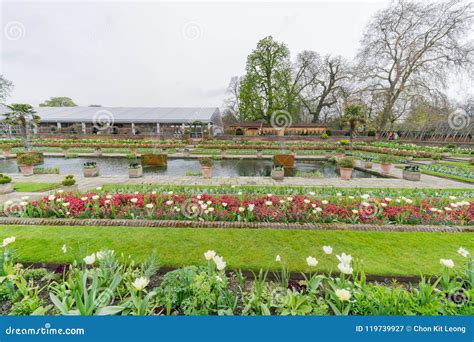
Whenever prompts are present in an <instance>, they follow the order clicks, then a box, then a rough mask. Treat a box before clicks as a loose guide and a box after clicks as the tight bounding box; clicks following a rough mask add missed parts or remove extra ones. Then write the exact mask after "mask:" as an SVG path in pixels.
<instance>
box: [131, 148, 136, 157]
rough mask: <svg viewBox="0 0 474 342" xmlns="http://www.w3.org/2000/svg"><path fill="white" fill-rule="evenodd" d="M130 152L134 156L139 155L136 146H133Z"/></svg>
mask: <svg viewBox="0 0 474 342" xmlns="http://www.w3.org/2000/svg"><path fill="white" fill-rule="evenodd" d="M130 154H131V155H132V156H136V155H137V149H136V148H131V149H130Z"/></svg>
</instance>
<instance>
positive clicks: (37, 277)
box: [0, 236, 474, 316]
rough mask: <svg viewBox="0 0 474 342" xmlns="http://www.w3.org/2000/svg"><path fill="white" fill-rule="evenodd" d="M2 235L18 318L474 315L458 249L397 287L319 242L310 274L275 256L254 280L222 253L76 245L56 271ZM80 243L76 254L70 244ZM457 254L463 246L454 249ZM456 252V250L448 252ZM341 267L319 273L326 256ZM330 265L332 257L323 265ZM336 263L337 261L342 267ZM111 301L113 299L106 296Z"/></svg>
mask: <svg viewBox="0 0 474 342" xmlns="http://www.w3.org/2000/svg"><path fill="white" fill-rule="evenodd" d="M15 241H16V237H15V236H10V237H7V238H5V239H4V240H3V243H2V247H1V253H2V260H4V262H3V263H2V266H1V272H2V274H4V275H5V277H4V281H3V282H2V284H0V289H1V290H2V291H3V292H2V293H4V295H3V296H2V297H1V298H0V303H1V304H2V305H1V311H0V313H2V314H9V315H46V314H48V315H87V316H91V315H134V316H140V315H243V316H247V315H251V316H264V315H285V316H286V315H293V316H305V315H472V314H473V312H474V306H473V303H472V301H471V300H470V299H471V298H472V295H473V287H474V282H473V277H472V274H473V263H472V257H471V255H470V252H469V251H468V250H466V249H465V248H463V247H459V249H458V254H459V255H460V256H461V257H462V259H463V260H462V261H461V262H459V263H457V262H456V263H455V262H454V261H453V259H444V258H441V259H440V260H439V264H440V265H439V271H438V276H437V277H434V278H428V277H424V276H421V279H420V280H418V281H413V282H411V283H409V284H404V285H398V284H396V283H392V284H390V285H386V284H384V283H377V282H369V281H368V280H367V276H366V275H365V272H364V269H363V266H362V263H361V260H358V259H357V258H355V257H353V256H352V255H350V254H346V253H345V252H342V251H339V250H338V249H333V247H332V246H330V245H324V246H319V247H318V248H317V249H316V250H315V251H314V253H313V254H312V255H308V256H307V257H306V258H305V264H306V267H305V270H304V272H303V273H301V275H300V276H299V277H298V279H295V278H294V277H291V276H290V275H291V274H290V271H289V268H288V266H287V260H286V256H285V255H282V256H280V255H276V256H275V257H274V261H273V264H274V266H273V267H274V268H276V269H277V271H275V272H274V273H273V275H272V276H269V273H268V271H265V270H263V269H260V271H259V272H256V273H253V275H252V276H248V274H245V273H244V272H242V271H240V270H237V271H229V270H227V267H228V265H227V259H226V257H223V256H221V255H219V254H218V253H217V252H215V251H214V250H207V251H205V252H204V253H202V254H201V259H202V260H203V261H204V262H205V264H204V265H203V266H194V265H193V266H187V267H183V268H179V269H176V270H173V271H169V272H166V273H165V274H164V275H163V274H160V273H158V271H159V267H158V266H157V265H158V262H159V259H158V258H159V256H158V255H157V254H156V253H155V252H153V253H151V254H150V255H149V256H148V257H147V258H146V259H145V260H144V261H143V262H141V263H137V262H135V261H134V260H132V259H131V258H130V257H127V256H126V255H124V254H119V253H116V252H115V251H114V250H111V249H107V248H101V249H99V250H96V251H93V252H92V251H90V252H89V253H87V254H85V253H84V252H82V251H81V250H80V249H79V251H76V250H74V249H72V248H71V247H70V246H68V245H67V244H64V245H63V246H62V247H61V250H58V253H61V254H64V255H66V254H68V255H72V256H73V262H72V263H71V264H70V265H67V264H63V265H58V266H57V267H56V268H54V269H53V270H51V269H50V270H48V269H45V268H25V267H23V265H20V264H17V263H16V261H15V260H16V258H15V251H14V249H13V248H12V247H11V245H12V244H14V243H15ZM71 249H72V250H71ZM452 254H454V252H453V253H452ZM446 257H449V256H446ZM323 259H324V260H328V261H326V262H327V263H328V264H331V265H333V266H332V267H334V270H335V271H334V272H331V273H330V274H329V275H327V274H324V273H321V272H320V266H319V265H320V260H323ZM321 263H325V262H324V261H321ZM336 265H337V266H336ZM104 298H106V300H104Z"/></svg>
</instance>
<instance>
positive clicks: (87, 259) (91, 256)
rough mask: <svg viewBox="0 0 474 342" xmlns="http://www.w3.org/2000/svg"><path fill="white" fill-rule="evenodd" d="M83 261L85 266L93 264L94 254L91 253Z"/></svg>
mask: <svg viewBox="0 0 474 342" xmlns="http://www.w3.org/2000/svg"><path fill="white" fill-rule="evenodd" d="M83 260H84V262H85V263H86V264H87V265H92V264H93V263H94V262H95V254H94V253H92V254H91V255H88V256H86V257H85V258H84V259H83Z"/></svg>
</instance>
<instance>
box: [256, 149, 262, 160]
mask: <svg viewBox="0 0 474 342" xmlns="http://www.w3.org/2000/svg"><path fill="white" fill-rule="evenodd" d="M257 158H258V159H262V158H263V154H262V149H261V148H259V149H257Z"/></svg>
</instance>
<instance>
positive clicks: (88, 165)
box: [82, 161, 99, 177]
mask: <svg viewBox="0 0 474 342" xmlns="http://www.w3.org/2000/svg"><path fill="white" fill-rule="evenodd" d="M82 171H83V173H84V177H97V176H98V175H99V167H98V166H97V163H96V162H95V161H90V162H85V163H84V166H83V168H82Z"/></svg>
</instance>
